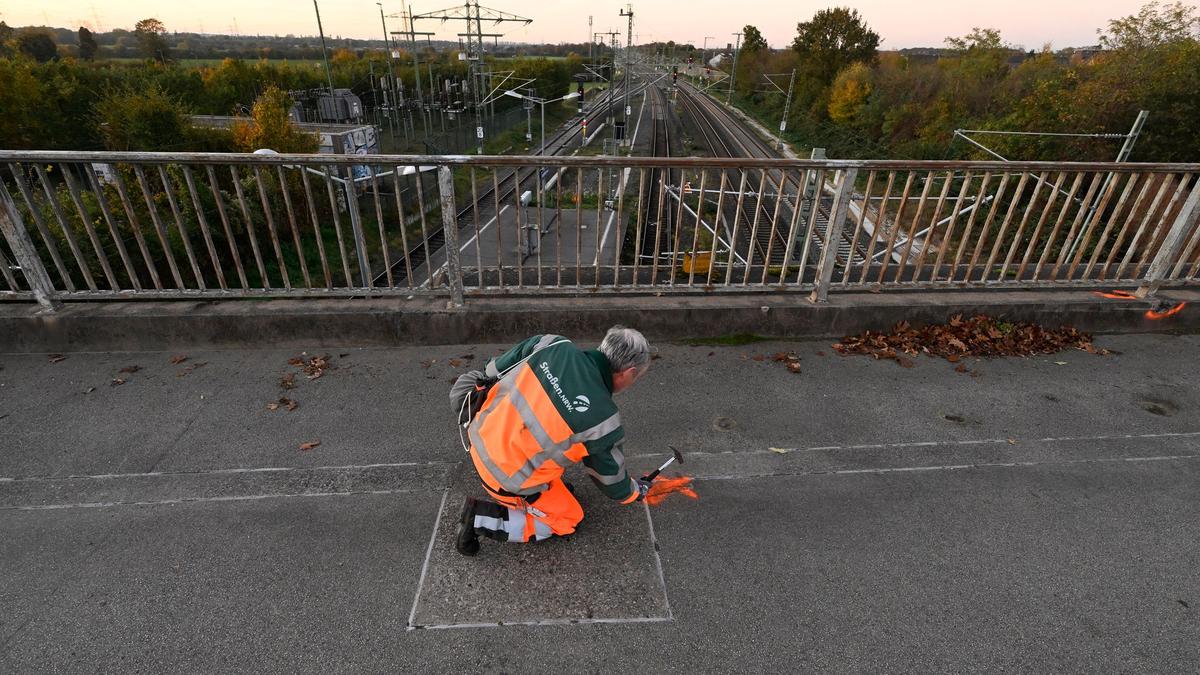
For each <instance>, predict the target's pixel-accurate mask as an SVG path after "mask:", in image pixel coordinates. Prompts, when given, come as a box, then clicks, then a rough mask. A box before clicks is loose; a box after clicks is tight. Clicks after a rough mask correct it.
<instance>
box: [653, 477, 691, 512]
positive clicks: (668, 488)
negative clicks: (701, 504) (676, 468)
mask: <svg viewBox="0 0 1200 675" xmlns="http://www.w3.org/2000/svg"><path fill="white" fill-rule="evenodd" d="M674 493H679V494H681V495H684V496H686V497H691V498H692V499H700V495H698V494H696V491H695V490H693V489H692V478H691V476H680V477H679V478H656V479H655V480H654V483H653V484H651V485H650V491H649V492H647V493H646V503H647V504H649V505H650V506H658V505H659V504H660V503H662V502H663V500H665V499H666V498H667V496H668V495H671V494H674Z"/></svg>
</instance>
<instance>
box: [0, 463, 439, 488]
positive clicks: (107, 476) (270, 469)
mask: <svg viewBox="0 0 1200 675" xmlns="http://www.w3.org/2000/svg"><path fill="white" fill-rule="evenodd" d="M458 464H459V463H458V462H439V461H434V462H395V463H389V464H345V465H340V466H267V467H257V468H235V469H200V470H196V471H150V472H146V473H101V474H95V475H90V476H81V475H72V476H17V477H0V483H14V482H35V481H39V482H45V481H63V480H114V479H118V478H160V477H171V476H210V475H228V474H252V473H284V472H294V471H354V470H362V469H400V468H411V467H415V466H445V467H454V466H458Z"/></svg>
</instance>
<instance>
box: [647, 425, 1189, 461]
mask: <svg viewBox="0 0 1200 675" xmlns="http://www.w3.org/2000/svg"><path fill="white" fill-rule="evenodd" d="M1196 437H1200V431H1182V432H1168V433H1160V434H1109V435H1103V436H1059V437H1048V438H1027V439H1022V438H1011V439H1010V438H980V439H966V440H956V439H947V440H940V441H911V442H904V443H866V444H862V445H815V446H808V447H794V448H768V449H766V450H745V451H743V450H722V451H721V452H689V453H688V455H691V456H710V455H711V456H719V455H787V454H791V453H795V452H827V451H838V450H886V449H889V448H931V447H938V446H943V445H1023V444H1029V443H1077V442H1085V441H1122V440H1152V439H1156V438H1196ZM646 457H655V458H658V457H662V453H653V454H644V455H626V457H625V458H626V459H641V458H646Z"/></svg>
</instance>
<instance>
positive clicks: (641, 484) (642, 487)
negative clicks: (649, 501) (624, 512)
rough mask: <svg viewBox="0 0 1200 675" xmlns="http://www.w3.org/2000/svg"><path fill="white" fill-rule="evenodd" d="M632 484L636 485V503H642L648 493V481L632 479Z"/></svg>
mask: <svg viewBox="0 0 1200 675" xmlns="http://www.w3.org/2000/svg"><path fill="white" fill-rule="evenodd" d="M633 482H634V483H635V484H636V485H637V491H638V498H637V501H639V502H640V501H642V500H643V499H645V498H646V493H648V492H650V481H648V480H643V479H641V478H634V479H633Z"/></svg>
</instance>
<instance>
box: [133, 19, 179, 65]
mask: <svg viewBox="0 0 1200 675" xmlns="http://www.w3.org/2000/svg"><path fill="white" fill-rule="evenodd" d="M166 33H167V28H166V26H164V25H163V22H161V21H159V20H158V19H155V18H150V19H142V20H141V21H139V22H137V23H136V24H134V26H133V35H134V37H136V38H137V43H138V51H140V52H141V53H142V56H145V57H146V58H148V59H152V60H158V61H162V62H163V63H166V62H167V61H168V60H170V58H171V50H170V48H168V47H167V41H166V39H165V38H164V37H163V36H164V35H166Z"/></svg>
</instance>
